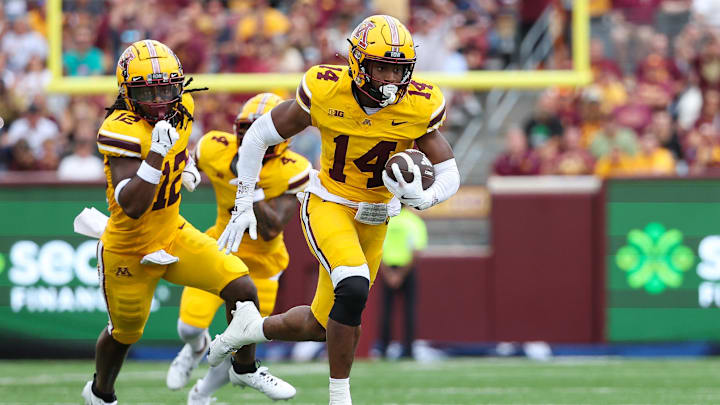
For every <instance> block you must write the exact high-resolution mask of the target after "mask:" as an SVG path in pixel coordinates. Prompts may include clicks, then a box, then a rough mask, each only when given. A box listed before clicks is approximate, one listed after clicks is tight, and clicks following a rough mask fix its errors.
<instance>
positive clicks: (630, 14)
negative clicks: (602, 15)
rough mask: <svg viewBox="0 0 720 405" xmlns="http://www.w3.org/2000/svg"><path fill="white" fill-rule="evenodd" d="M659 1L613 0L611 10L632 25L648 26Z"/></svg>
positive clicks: (651, 21)
mask: <svg viewBox="0 0 720 405" xmlns="http://www.w3.org/2000/svg"><path fill="white" fill-rule="evenodd" d="M660 2H661V0H613V8H614V9H617V10H619V11H620V12H622V13H623V15H624V16H625V19H626V20H627V21H629V22H631V23H633V24H641V25H650V24H652V23H653V20H654V18H655V10H656V9H657V8H658V6H659V5H660Z"/></svg>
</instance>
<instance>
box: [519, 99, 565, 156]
mask: <svg viewBox="0 0 720 405" xmlns="http://www.w3.org/2000/svg"><path fill="white" fill-rule="evenodd" d="M524 129H525V134H526V135H527V138H528V143H529V145H530V147H531V148H533V149H534V148H537V147H539V146H540V145H542V144H543V143H545V142H547V140H548V139H550V138H552V137H559V136H561V135H562V133H563V126H562V123H560V119H559V118H558V116H557V92H556V91H555V90H553V89H548V90H545V91H544V92H543V93H542V94H541V95H540V98H539V100H538V103H537V107H536V108H535V112H534V114H533V116H532V117H531V118H530V119H529V120H528V121H527V122H526V123H525V126H524Z"/></svg>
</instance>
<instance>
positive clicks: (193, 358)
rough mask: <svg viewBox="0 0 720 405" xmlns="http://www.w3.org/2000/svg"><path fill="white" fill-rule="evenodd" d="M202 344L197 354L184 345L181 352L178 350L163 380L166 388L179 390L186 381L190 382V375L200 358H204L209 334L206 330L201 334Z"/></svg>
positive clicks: (187, 345) (208, 342)
mask: <svg viewBox="0 0 720 405" xmlns="http://www.w3.org/2000/svg"><path fill="white" fill-rule="evenodd" d="M203 343H204V344H203V348H202V350H200V351H198V352H193V349H192V347H190V345H189V344H187V343H186V344H185V346H183V348H182V350H180V353H178V355H177V356H175V359H174V360H173V361H172V363H171V364H170V369H169V370H168V373H167V378H166V379H165V382H166V383H167V387H168V388H170V389H171V390H179V389H181V388H183V387H185V385H186V384H187V382H188V380H190V374H192V372H193V370H195V368H197V366H198V364H200V361H201V360H202V358H203V357H205V352H206V351H207V349H208V345H209V344H210V334H209V333H208V331H207V329H206V330H205V333H204V334H203Z"/></svg>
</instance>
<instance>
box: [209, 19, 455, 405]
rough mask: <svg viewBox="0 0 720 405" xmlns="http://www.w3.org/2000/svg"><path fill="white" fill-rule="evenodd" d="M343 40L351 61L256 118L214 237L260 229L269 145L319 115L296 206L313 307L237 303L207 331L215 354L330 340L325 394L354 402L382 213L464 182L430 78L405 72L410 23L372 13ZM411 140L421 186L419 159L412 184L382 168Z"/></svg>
mask: <svg viewBox="0 0 720 405" xmlns="http://www.w3.org/2000/svg"><path fill="white" fill-rule="evenodd" d="M350 42H351V47H350V50H349V55H348V62H349V66H327V65H320V66H315V67H313V68H311V69H310V70H308V71H307V72H306V73H305V76H304V77H303V79H302V82H301V83H300V85H299V86H298V89H297V93H296V98H295V100H291V101H285V102H283V103H281V104H280V105H278V106H277V107H275V108H274V109H273V110H272V112H271V113H270V114H265V115H263V116H262V117H260V118H259V119H258V120H256V121H255V122H254V123H253V125H252V126H251V127H250V129H249V130H248V132H247V133H246V134H245V136H244V138H243V142H242V146H241V147H240V150H239V152H238V166H237V172H238V178H239V184H238V190H237V195H236V199H235V210H234V211H233V214H232V217H231V219H230V222H229V223H228V225H227V227H226V228H225V231H224V232H223V234H222V235H221V236H220V238H219V239H218V244H219V246H220V248H221V249H225V250H226V253H229V252H230V251H236V250H237V249H238V245H239V244H240V241H241V239H242V235H243V233H244V232H245V230H248V231H249V233H250V237H251V238H253V239H255V238H256V236H257V231H256V222H257V220H256V218H255V215H254V213H253V209H252V206H253V195H254V194H253V190H254V189H255V182H256V179H257V174H258V172H259V171H260V168H261V164H262V158H263V154H264V152H265V149H266V148H267V147H269V146H272V145H276V144H279V143H281V142H284V141H285V139H287V138H289V137H291V136H293V135H295V134H297V133H298V132H300V131H301V130H303V129H304V128H305V127H307V126H308V125H314V126H316V127H317V128H319V130H320V133H321V137H322V153H321V162H322V163H321V170H320V172H319V173H317V172H312V173H311V176H310V184H309V186H308V187H307V189H306V190H305V193H304V196H303V197H302V200H303V201H302V206H301V208H300V209H301V220H302V226H303V230H304V232H305V237H306V239H307V242H308V245H309V247H310V249H311V251H312V252H313V253H314V255H315V256H316V257H317V259H318V261H319V262H320V272H319V273H320V274H319V278H318V285H317V290H316V293H315V298H314V299H313V302H312V304H311V305H310V306H299V307H295V308H292V309H290V310H289V311H287V312H285V313H283V314H279V315H274V316H270V317H267V318H263V317H262V316H261V315H260V314H259V313H258V311H257V308H256V307H255V306H254V305H253V304H252V303H241V304H238V306H237V311H238V312H239V313H242V314H243V315H242V316H238V317H235V318H234V319H233V321H232V322H231V324H230V326H228V328H227V329H226V330H225V332H224V333H223V334H221V335H219V336H218V337H216V338H215V339H214V340H213V342H212V343H211V345H210V351H209V354H208V362H209V363H210V364H211V365H213V364H219V363H221V362H222V361H223V360H224V359H225V357H226V356H227V355H228V354H229V353H231V352H232V351H233V350H235V349H237V348H239V347H242V346H244V345H247V344H252V343H258V342H265V341H268V340H273V339H277V340H289V341H303V340H327V351H328V360H329V363H330V384H329V392H330V394H329V396H330V404H343V405H345V404H351V403H352V400H351V396H350V379H349V377H350V369H351V367H352V363H353V359H354V352H355V348H356V345H357V342H358V338H359V336H360V320H361V315H362V311H363V309H364V307H365V302H366V300H367V296H368V291H369V288H370V286H371V285H372V283H373V281H374V280H375V277H376V275H377V271H378V266H379V263H380V259H381V256H382V255H381V250H382V244H383V240H384V238H385V232H386V228H387V225H386V224H387V219H388V216H392V215H394V214H396V213H397V212H399V208H400V204H399V203H398V200H399V202H402V203H404V204H406V205H409V206H411V207H415V208H417V209H421V210H424V209H427V208H429V207H431V206H433V205H435V204H438V203H439V202H442V201H444V200H446V199H448V198H449V197H450V196H452V195H453V194H454V193H455V192H456V191H457V189H458V187H459V183H460V179H459V177H460V176H459V173H458V170H457V166H456V164H455V159H454V157H453V153H452V149H451V148H450V145H449V144H448V142H447V141H446V140H445V138H444V137H443V136H442V135H441V134H440V132H439V131H438V128H439V127H440V125H441V124H442V122H443V120H444V118H445V100H444V98H443V95H442V93H441V92H440V89H439V88H438V87H437V86H435V85H433V84H431V83H428V82H427V81H425V80H420V79H416V80H413V79H412V72H413V67H414V65H415V47H414V44H413V41H412V38H411V36H410V32H409V31H408V30H407V28H405V26H404V25H402V24H401V23H400V22H399V21H398V20H397V19H395V18H394V17H390V16H386V15H375V16H371V17H368V18H366V19H365V20H364V21H363V22H362V23H361V24H360V25H359V26H358V27H357V28H355V30H354V31H353V33H352V37H351V38H350ZM413 143H415V145H416V146H417V147H418V148H419V149H420V150H421V151H423V152H424V153H425V155H427V157H428V158H429V159H430V161H431V162H432V163H433V166H434V169H435V183H434V184H433V185H432V186H431V187H430V188H428V189H427V190H423V188H422V185H421V180H420V173H419V171H418V170H417V168H415V176H414V179H413V181H412V182H409V183H408V182H405V180H404V179H403V177H402V176H400V175H399V168H398V167H397V166H394V168H393V170H394V171H395V174H396V176H395V177H396V178H397V181H394V180H392V179H391V178H389V177H388V176H387V174H386V173H385V170H384V166H385V163H386V162H387V159H388V158H389V157H390V156H391V155H392V154H393V153H395V152H399V151H402V150H405V149H407V148H410V147H411V146H412V145H413ZM393 195H394V196H395V197H397V198H396V199H393V200H391V197H393ZM391 201H392V202H391Z"/></svg>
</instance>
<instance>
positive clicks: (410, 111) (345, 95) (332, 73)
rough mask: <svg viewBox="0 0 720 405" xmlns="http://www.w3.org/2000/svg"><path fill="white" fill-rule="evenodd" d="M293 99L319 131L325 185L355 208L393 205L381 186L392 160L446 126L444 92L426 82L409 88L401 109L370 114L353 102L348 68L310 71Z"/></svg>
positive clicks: (396, 106)
mask: <svg viewBox="0 0 720 405" xmlns="http://www.w3.org/2000/svg"><path fill="white" fill-rule="evenodd" d="M295 98H296V101H297V102H298V104H299V105H300V107H301V108H302V109H303V110H305V111H306V112H307V113H308V114H310V117H311V120H312V125H314V126H315V127H317V128H318V129H319V130H320V136H321V138H322V153H321V168H320V175H319V178H320V181H321V182H322V185H323V186H324V187H325V188H326V189H327V190H328V191H329V192H331V193H332V194H335V195H337V196H339V197H343V198H345V199H348V200H350V201H355V202H363V201H364V202H372V203H379V202H383V203H387V202H388V201H390V198H391V197H392V194H391V193H390V191H388V190H387V189H386V188H385V186H384V185H383V181H382V171H383V169H384V168H385V163H386V162H387V160H388V158H389V157H390V156H392V155H393V154H394V153H396V152H400V151H403V150H405V149H408V148H410V147H412V145H413V142H414V141H415V139H417V138H419V137H421V136H423V135H425V134H426V133H428V132H432V131H433V130H435V129H437V128H439V127H440V126H441V125H442V123H443V121H444V120H445V99H444V98H443V95H442V92H441V91H440V89H439V88H438V87H437V86H435V85H433V84H430V83H429V82H427V81H424V80H422V79H415V80H413V81H412V82H411V83H410V85H409V86H408V91H407V93H406V94H405V97H404V98H403V99H402V100H401V101H400V102H399V103H397V104H393V105H390V106H387V107H384V108H382V109H380V110H379V111H378V112H376V113H374V114H367V113H366V112H365V110H363V108H362V107H360V105H359V104H358V102H357V101H356V100H355V97H354V96H353V93H352V78H351V77H350V75H349V73H348V67H347V66H328V65H319V66H314V67H312V68H310V69H309V70H308V71H307V72H306V73H305V76H303V79H302V82H301V83H300V86H298V89H297V93H296V97H295Z"/></svg>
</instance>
